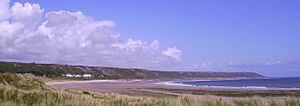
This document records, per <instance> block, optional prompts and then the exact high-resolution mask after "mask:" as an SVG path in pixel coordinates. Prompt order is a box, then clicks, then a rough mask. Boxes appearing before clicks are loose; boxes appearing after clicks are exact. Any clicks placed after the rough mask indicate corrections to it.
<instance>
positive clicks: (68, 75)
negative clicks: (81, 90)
mask: <svg viewBox="0 0 300 106" xmlns="http://www.w3.org/2000/svg"><path fill="white" fill-rule="evenodd" d="M63 76H65V77H84V78H90V77H92V75H91V74H83V75H80V74H64V75H63Z"/></svg>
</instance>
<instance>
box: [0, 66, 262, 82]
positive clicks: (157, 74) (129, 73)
mask: <svg viewBox="0 0 300 106" xmlns="http://www.w3.org/2000/svg"><path fill="white" fill-rule="evenodd" d="M0 72H1V73H3V72H12V73H31V74H34V75H36V76H47V77H61V76H64V75H66V74H72V75H83V74H91V75H92V78H99V79H205V78H260V77H263V76H262V75H260V74H257V73H254V72H183V71H182V72H181V71H153V70H146V69H128V68H112V67H92V66H72V65H59V64H36V63H18V62H0Z"/></svg>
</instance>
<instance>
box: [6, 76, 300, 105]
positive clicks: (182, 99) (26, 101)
mask: <svg viewBox="0 0 300 106" xmlns="http://www.w3.org/2000/svg"><path fill="white" fill-rule="evenodd" d="M42 80H43V79H41V78H39V77H35V76H33V75H30V74H22V75H21V74H10V73H2V74H0V106H300V99H299V98H297V97H218V96H208V95H203V96H194V95H185V96H179V97H170V96H166V97H160V98H154V97H132V96H126V95H120V94H101V93H94V92H88V91H78V90H56V89H52V88H49V87H47V86H46V85H45V84H44V83H43V81H42Z"/></svg>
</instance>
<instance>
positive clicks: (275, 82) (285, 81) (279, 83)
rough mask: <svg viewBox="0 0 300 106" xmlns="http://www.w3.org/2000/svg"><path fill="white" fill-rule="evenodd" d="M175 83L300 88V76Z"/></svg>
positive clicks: (207, 85) (185, 84) (209, 85)
mask: <svg viewBox="0 0 300 106" xmlns="http://www.w3.org/2000/svg"><path fill="white" fill-rule="evenodd" d="M172 84H173V85H176V84H177V85H182V86H205V87H253V88H297V89H299V88H300V77H288V78H263V79H235V80H198V81H182V82H172Z"/></svg>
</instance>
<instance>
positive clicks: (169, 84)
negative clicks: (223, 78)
mask: <svg viewBox="0 0 300 106" xmlns="http://www.w3.org/2000/svg"><path fill="white" fill-rule="evenodd" d="M194 81H211V80H194ZM178 82H184V81H165V82H158V83H155V84H159V85H168V86H184V87H195V88H218V89H239V90H243V89H244V90H299V91H300V88H276V87H265V86H245V87H236V86H208V85H190V84H183V83H178ZM190 82H192V81H190Z"/></svg>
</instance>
